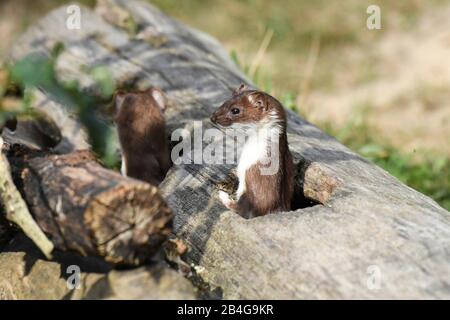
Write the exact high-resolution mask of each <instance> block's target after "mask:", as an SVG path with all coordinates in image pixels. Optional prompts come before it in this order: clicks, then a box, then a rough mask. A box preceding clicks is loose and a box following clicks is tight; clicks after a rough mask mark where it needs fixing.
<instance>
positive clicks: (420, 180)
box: [320, 108, 450, 210]
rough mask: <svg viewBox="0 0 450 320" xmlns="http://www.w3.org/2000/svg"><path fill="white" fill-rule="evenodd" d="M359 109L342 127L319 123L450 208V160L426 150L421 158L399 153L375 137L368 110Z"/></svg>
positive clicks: (361, 152)
mask: <svg viewBox="0 0 450 320" xmlns="http://www.w3.org/2000/svg"><path fill="white" fill-rule="evenodd" d="M362 110H363V111H362V112H360V113H357V114H355V115H354V116H353V117H352V118H351V119H350V120H349V121H348V122H347V124H346V125H344V126H343V127H340V128H336V127H333V126H332V125H330V124H329V123H325V124H322V125H320V126H321V127H322V128H323V129H324V130H325V131H326V132H327V133H328V134H330V135H332V136H334V137H336V138H337V139H338V140H339V141H340V142H342V143H343V144H345V145H346V146H348V147H349V148H350V149H352V150H353V151H355V152H357V153H359V154H360V155H361V156H363V157H365V158H366V159H368V160H370V161H372V162H373V163H375V164H376V165H378V166H380V167H381V168H383V169H385V170H386V171H388V172H389V173H390V174H392V175H393V176H395V177H397V178H398V179H399V180H400V181H402V182H403V183H405V184H406V185H408V186H410V187H412V188H414V189H416V190H417V191H419V192H422V193H424V194H426V195H428V196H430V197H431V198H433V199H434V200H435V201H437V202H438V203H439V204H440V205H441V206H442V207H444V208H446V209H447V210H450V159H448V158H447V157H444V156H439V155H433V154H430V153H426V152H423V153H422V156H421V157H417V156H416V154H405V153H402V152H400V151H399V150H398V149H396V148H394V147H392V146H391V145H389V144H388V143H386V142H385V141H382V140H381V139H377V138H376V137H377V136H378V135H377V134H376V132H375V130H374V129H373V128H372V127H371V126H370V125H369V124H368V123H367V119H368V117H369V114H368V112H367V109H364V108H362Z"/></svg>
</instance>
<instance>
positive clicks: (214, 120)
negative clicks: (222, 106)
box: [211, 114, 217, 123]
mask: <svg viewBox="0 0 450 320" xmlns="http://www.w3.org/2000/svg"><path fill="white" fill-rule="evenodd" d="M216 120H217V117H216V115H215V114H213V115H212V116H211V122H212V123H216Z"/></svg>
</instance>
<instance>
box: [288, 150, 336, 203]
mask: <svg viewBox="0 0 450 320" xmlns="http://www.w3.org/2000/svg"><path fill="white" fill-rule="evenodd" d="M295 170H296V171H295V180H294V199H293V202H292V210H297V209H302V208H306V207H312V206H314V205H317V204H325V203H326V202H327V201H328V200H330V198H331V196H332V194H333V192H334V191H335V189H336V188H337V187H339V186H341V185H342V181H341V180H340V179H339V178H338V177H337V176H336V175H335V174H334V173H333V172H331V170H329V169H328V168H326V167H324V166H323V165H321V164H320V163H317V162H311V161H308V160H306V159H303V158H301V159H300V161H298V162H296V163H295Z"/></svg>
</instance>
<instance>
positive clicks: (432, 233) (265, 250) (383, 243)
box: [11, 0, 450, 299]
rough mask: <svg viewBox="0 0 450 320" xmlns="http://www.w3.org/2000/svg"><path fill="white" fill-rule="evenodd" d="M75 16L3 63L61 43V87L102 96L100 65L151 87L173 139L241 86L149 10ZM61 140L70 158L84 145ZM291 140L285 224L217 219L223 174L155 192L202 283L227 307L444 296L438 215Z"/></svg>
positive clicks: (320, 136) (117, 3) (41, 27)
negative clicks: (240, 302)
mask: <svg viewBox="0 0 450 320" xmlns="http://www.w3.org/2000/svg"><path fill="white" fill-rule="evenodd" d="M105 3H106V5H105ZM119 13H120V14H119ZM81 14H82V22H83V27H82V28H81V29H80V30H68V29H66V28H65V27H64V26H65V19H66V11H65V8H64V7H63V8H60V9H57V10H55V11H53V12H52V13H50V14H49V15H48V16H47V17H45V18H44V19H42V20H41V21H40V22H38V23H37V24H36V25H35V26H34V27H32V28H30V30H29V31H28V32H27V33H25V34H24V35H23V37H21V38H20V39H19V40H18V41H17V43H16V45H15V46H14V47H13V48H12V52H11V58H12V59H13V60H16V59H20V58H21V57H24V56H25V55H27V54H29V53H31V52H40V53H43V54H48V53H49V51H50V50H51V48H52V47H53V46H54V45H55V44H56V43H58V42H62V43H63V44H64V46H65V51H64V52H63V53H62V54H61V56H60V57H59V60H58V65H57V71H58V74H59V76H60V77H61V79H64V80H70V79H77V80H79V82H80V84H81V85H82V87H83V88H84V89H86V90H89V91H90V92H92V91H95V90H98V89H97V88H96V87H95V85H94V84H93V82H92V80H91V79H90V78H89V76H88V75H86V74H85V73H83V70H85V69H86V68H82V67H81V66H95V65H99V64H101V65H104V66H106V67H107V68H109V69H110V70H111V71H112V73H113V76H114V79H115V80H116V81H117V83H118V84H119V85H120V86H127V85H128V86H129V85H132V86H133V87H135V88H145V87H148V86H157V87H160V88H162V89H163V90H164V91H165V92H166V93H167V95H168V97H169V100H170V103H171V106H170V107H169V108H168V109H167V112H166V117H167V123H168V126H169V132H170V131H172V130H174V129H176V128H185V129H187V130H188V131H189V132H191V133H192V132H193V129H194V127H195V125H194V121H199V122H201V123H202V124H203V129H205V128H208V127H209V126H210V123H209V121H208V119H209V116H210V115H211V113H212V112H213V111H214V110H215V109H216V108H217V107H218V106H219V105H220V104H221V103H222V102H223V101H224V100H225V99H227V98H229V96H230V94H231V90H233V89H234V88H236V87H237V86H239V85H240V84H241V83H247V84H249V85H250V86H251V83H250V81H248V80H247V79H246V77H245V76H244V75H243V74H242V73H241V72H240V71H239V70H238V69H237V68H236V66H235V65H234V64H233V63H232V62H231V60H230V59H229V57H228V54H227V53H226V51H225V50H224V49H223V48H222V47H221V46H220V44H218V42H217V41H215V40H214V39H212V38H211V37H209V36H208V35H206V34H204V33H202V32H199V31H197V30H194V29H192V28H189V27H187V26H185V25H183V24H181V23H179V22H177V21H174V20H173V19H171V18H169V17H167V16H166V15H164V14H163V13H161V12H160V11H159V10H157V9H156V8H154V7H152V6H151V5H148V4H145V3H143V2H139V1H123V0H113V1H101V2H100V7H99V8H97V11H96V13H94V12H93V11H91V10H89V9H85V8H83V9H82V12H81ZM102 16H103V17H104V18H102ZM121 17H122V18H123V17H127V19H131V20H128V21H133V22H134V23H135V26H136V28H135V29H137V31H136V32H130V29H126V28H124V24H123V19H122V18H121ZM43 95H44V96H45V97H46V99H47V100H49V101H51V103H52V104H53V105H57V104H58V102H55V101H52V99H51V97H48V96H46V94H45V92H44V93H43ZM42 109H45V106H42ZM61 110H64V107H63V106H62V109H61ZM55 122H56V123H58V122H57V121H55ZM63 135H64V134H63ZM64 137H65V139H66V140H67V141H71V145H72V146H73V147H74V148H75V149H77V145H80V144H85V143H86V142H85V141H84V140H83V139H79V138H80V135H76V137H77V139H78V140H73V139H71V136H69V135H64ZM288 140H289V145H290V149H291V151H292V153H293V156H294V159H295V162H296V164H297V171H298V174H297V178H296V185H297V188H296V195H295V197H296V199H297V201H298V203H300V205H298V207H299V209H296V210H293V211H291V212H285V213H280V214H274V215H268V216H264V217H259V218H255V219H251V220H244V219H242V218H241V217H240V216H238V215H237V214H235V213H233V212H230V211H227V210H226V209H225V208H224V207H223V206H222V205H221V203H220V201H219V199H218V197H217V189H218V185H220V184H221V183H222V181H223V180H224V179H226V178H227V176H228V175H229V172H230V168H231V167H230V166H229V165H211V164H202V165H197V164H181V165H178V166H175V167H174V168H172V169H171V170H170V172H169V174H168V175H167V178H166V180H165V181H164V182H163V183H162V185H161V192H162V194H163V196H164V197H165V199H166V201H167V202H168V204H169V206H170V207H171V208H172V210H173V211H174V214H175V220H174V232H175V233H176V234H177V236H178V237H180V238H182V239H183V240H184V241H185V242H186V243H187V244H188V247H189V250H188V252H187V253H186V255H185V259H186V261H187V262H188V263H194V264H197V265H198V268H196V269H197V270H198V275H199V276H200V277H201V278H202V279H203V280H204V281H206V282H208V283H209V284H210V285H211V286H212V287H218V288H219V289H220V290H222V292H223V297H224V298H247V299H258V298H276V299H283V298H288V299H293V298H415V299H417V298H450V285H449V279H450V214H449V212H448V211H446V210H444V209H443V208H441V207H440V206H439V205H438V204H436V203H435V202H434V201H433V200H431V199H430V198H428V197H426V196H424V195H422V194H420V193H419V192H417V191H415V190H413V189H411V188H409V187H407V186H405V185H403V184H402V183H401V182H399V181H398V180H397V179H395V178H394V177H392V176H390V175H389V174H388V173H387V172H385V171H384V170H382V169H380V168H378V167H377V166H375V165H374V164H372V163H370V162H369V161H367V160H365V159H363V158H361V157H360V156H359V155H357V154H355V153H353V152H352V151H350V150H349V149H347V148H346V147H344V146H342V145H341V144H340V143H338V142H337V141H336V140H335V139H333V138H331V137H329V136H327V135H326V134H324V133H323V132H321V131H320V130H319V129H318V128H316V127H315V126H313V125H311V124H310V123H308V122H306V121H305V120H303V119H301V118H299V117H298V116H297V115H295V114H294V113H293V112H290V111H289V112H288ZM306 199H310V200H313V202H314V203H316V205H314V206H310V207H306V208H300V207H304V206H308V205H310V204H311V203H308V201H306ZM54 201H56V199H54ZM317 203H318V204H317Z"/></svg>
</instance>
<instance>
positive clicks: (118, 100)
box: [114, 90, 127, 117]
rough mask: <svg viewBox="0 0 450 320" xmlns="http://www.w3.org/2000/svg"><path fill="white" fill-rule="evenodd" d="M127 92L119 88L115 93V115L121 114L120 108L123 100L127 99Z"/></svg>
mask: <svg viewBox="0 0 450 320" xmlns="http://www.w3.org/2000/svg"><path fill="white" fill-rule="evenodd" d="M126 96H127V94H126V92H125V91H123V90H117V91H116V92H115V93H114V116H115V117H116V116H117V115H118V114H119V111H120V109H121V108H122V105H123V102H124V101H125V98H126Z"/></svg>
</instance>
